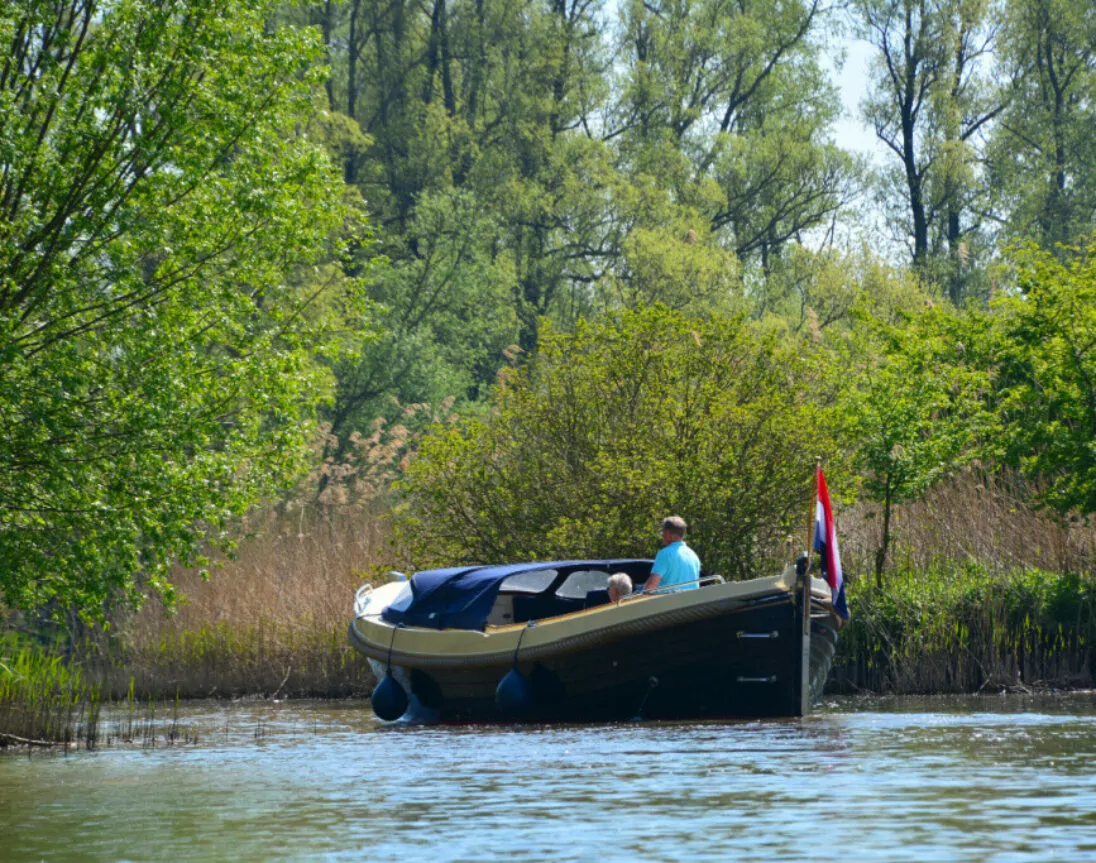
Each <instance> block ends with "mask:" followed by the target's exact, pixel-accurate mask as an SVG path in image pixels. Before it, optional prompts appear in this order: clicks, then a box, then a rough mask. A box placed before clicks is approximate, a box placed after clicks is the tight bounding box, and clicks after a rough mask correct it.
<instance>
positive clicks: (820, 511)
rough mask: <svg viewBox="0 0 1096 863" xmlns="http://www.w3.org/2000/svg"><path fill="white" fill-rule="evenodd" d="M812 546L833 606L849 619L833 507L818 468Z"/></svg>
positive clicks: (824, 479) (820, 470)
mask: <svg viewBox="0 0 1096 863" xmlns="http://www.w3.org/2000/svg"><path fill="white" fill-rule="evenodd" d="M814 548H815V550H816V551H817V552H818V553H819V560H820V561H821V563H822V576H823V577H824V578H825V579H826V581H827V582H829V585H830V590H831V591H832V592H833V607H834V610H836V611H837V613H838V614H840V615H841V616H842V617H843V618H845V620H848V619H849V607H848V605H847V604H846V602H845V579H844V578H842V575H841V554H840V553H839V552H838V550H837V531H836V530H835V529H834V524H833V508H832V507H831V506H830V492H829V489H827V488H826V477H825V476H824V475H823V474H822V468H821V467H819V468H818V500H817V502H816V503H815V507H814Z"/></svg>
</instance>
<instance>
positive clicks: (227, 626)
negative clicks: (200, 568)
mask: <svg viewBox="0 0 1096 863" xmlns="http://www.w3.org/2000/svg"><path fill="white" fill-rule="evenodd" d="M248 529H249V532H250V534H251V535H250V536H249V537H248V538H247V539H245V540H244V541H242V542H241V543H240V546H239V549H238V553H237V555H236V559H235V560H232V561H223V562H222V563H223V565H222V566H220V567H217V568H215V569H214V571H213V572H212V574H211V575H210V577H209V578H208V580H203V579H202V578H201V577H200V576H199V575H198V573H196V572H194V571H186V570H179V571H177V572H176V573H175V583H176V584H177V585H178V587H179V590H180V592H181V594H182V595H183V597H184V600H183V602H182V603H181V604H180V606H179V608H178V610H177V611H176V612H175V613H174V614H172V615H166V614H165V613H164V611H163V610H162V609H161V608H157V607H147V608H145V609H143V610H142V611H141V612H140V613H139V614H138V615H136V616H134V617H131V618H130V619H128V620H125V621H123V622H122V623H121V626H120V627H119V629H120V632H119V635H118V637H117V642H118V644H119V645H120V655H119V651H116V650H115V651H111V655H113V656H115V657H117V658H116V660H114V661H111V662H108V663H106V665H105V667H104V673H105V679H106V681H107V687H108V691H109V692H110V694H111V695H112V696H114V697H119V696H120V695H121V694H122V693H123V692H125V691H127V690H128V688H129V686H130V683H131V681H132V683H133V685H134V687H135V691H136V693H137V696H138V697H140V698H147V697H152V698H162V697H166V698H173V697H176V696H180V697H183V698H195V697H239V696H245V695H261V696H266V697H297V696H309V697H326V698H336V697H343V696H349V695H363V694H367V693H369V692H370V691H371V690H372V685H373V678H372V674H371V673H370V671H369V666H368V663H366V662H365V660H364V659H362V658H361V657H360V656H359V655H358V654H357V653H356V652H355V651H354V650H353V648H351V647H350V644H349V642H348V640H347V636H346V628H347V624H348V623H349V621H350V614H351V611H352V604H353V598H354V592H355V590H356V589H357V588H358V587H359V586H361V584H363V583H364V582H365V581H368V580H370V579H371V578H372V579H375V578H376V577H377V576H378V575H379V574H380V573H381V572H383V569H384V566H383V565H382V561H383V560H384V559H385V558H386V557H387V558H389V559H391V557H392V552H391V551H390V549H389V545H388V541H387V532H386V529H385V527H384V519H383V516H382V514H381V513H380V512H379V511H377V510H370V509H364V510H363V509H360V508H355V509H353V510H350V509H344V510H336V509H332V508H326V507H301V508H298V509H290V510H288V511H287V510H285V509H282V510H279V511H277V512H272V513H269V514H267V515H266V516H264V517H263V518H261V519H259V520H258V521H257V522H253V523H252V524H250V525H248Z"/></svg>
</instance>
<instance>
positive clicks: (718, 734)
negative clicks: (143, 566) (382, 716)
mask: <svg viewBox="0 0 1096 863" xmlns="http://www.w3.org/2000/svg"><path fill="white" fill-rule="evenodd" d="M169 711H170V708H169ZM163 712H164V711H161V717H160V718H158V719H157V720H156V723H155V728H154V731H155V732H156V733H157V735H158V737H157V741H156V743H155V745H153V746H149V745H147V743H146V745H144V746H142V745H136V744H131V745H120V744H119V745H111V746H108V747H103V748H101V749H100V750H98V751H94V752H70V753H68V754H65V753H59V752H57V753H55V752H47V753H43V752H34V753H31V754H27V753H21V754H11V753H8V754H6V755H4V756H2V757H0V859H2V860H5V861H8V860H51V861H59V860H135V861H144V860H264V861H266V860H300V859H320V860H350V859H367V860H373V861H382V860H397V859H398V860H506V861H524V860H552V861H554V860H597V861H599V863H602V861H611V860H632V859H644V860H685V859H688V860H720V861H723V860H759V861H760V860H765V861H772V860H797V861H798V860H816V861H829V860H834V861H837V860H840V861H881V860H888V861H891V860H893V861H918V863H926V861H928V863H934V861H941V863H943V861H948V863H950V861H966V860H971V861H975V860H977V861H1035V860H1039V861H1044V860H1055V861H1059V860H1060V861H1074V860H1094V861H1096V694H1073V695H1069V696H1062V697H1047V696H1044V697H1038V698H1035V697H1023V696H1017V695H1010V696H982V697H972V698H958V699H945V698H933V699H920V700H918V699H871V700H854V699H827V700H826V702H825V703H824V704H823V705H821V706H820V708H819V710H818V712H817V713H815V714H814V715H812V716H811V717H809V718H807V719H804V720H794V721H791V720H789V721H767V722H741V723H734V722H694V723H638V724H620V725H602V726H535V727H518V726H513V727H511V726H453V727H410V726H382V725H380V724H379V723H377V721H376V720H375V719H374V718H373V717H372V714H371V712H370V710H369V707H368V703H363V702H342V703H318V702H285V703H281V704H271V703H242V704H241V703H236V704H226V703H215V702H203V703H197V704H190V705H186V706H184V707H183V708H181V710H180V715H179V716H178V719H177V722H176V720H173V718H172V717H165V716H162V713H163ZM172 727H174V729H175V731H176V732H185V733H186V734H188V735H190V736H191V737H193V736H194V735H196V736H197V738H198V742H197V743H189V744H180V743H175V744H174V745H166V744H165V742H164V735H166V734H167V733H168V732H169V731H170V730H171V729H172Z"/></svg>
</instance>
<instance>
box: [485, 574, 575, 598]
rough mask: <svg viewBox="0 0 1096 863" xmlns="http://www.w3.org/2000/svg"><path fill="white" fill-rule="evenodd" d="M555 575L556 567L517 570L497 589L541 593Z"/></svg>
mask: <svg viewBox="0 0 1096 863" xmlns="http://www.w3.org/2000/svg"><path fill="white" fill-rule="evenodd" d="M557 575H559V570H558V569H534V570H533V571H532V572H519V573H518V574H517V575H511V576H510V577H509V578H507V579H506V580H505V581H503V582H502V584H501V585H499V591H501V592H504V593H542V592H543V591H545V590H547V589H548V588H549V586H550V585H551V584H552V582H553V581H555V580H556V576H557ZM568 581H570V579H568ZM583 596H585V594H583Z"/></svg>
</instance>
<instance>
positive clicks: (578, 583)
mask: <svg viewBox="0 0 1096 863" xmlns="http://www.w3.org/2000/svg"><path fill="white" fill-rule="evenodd" d="M608 583H609V573H608V572H606V571H605V570H602V569H576V570H575V571H574V572H572V573H571V574H570V575H568V576H567V578H565V579H564V581H563V584H561V585H560V586H559V589H558V590H557V591H556V596H559V597H562V598H563V599H586V594H587V593H589V592H590V591H591V590H604V589H605V587H606V585H607V584H608Z"/></svg>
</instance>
